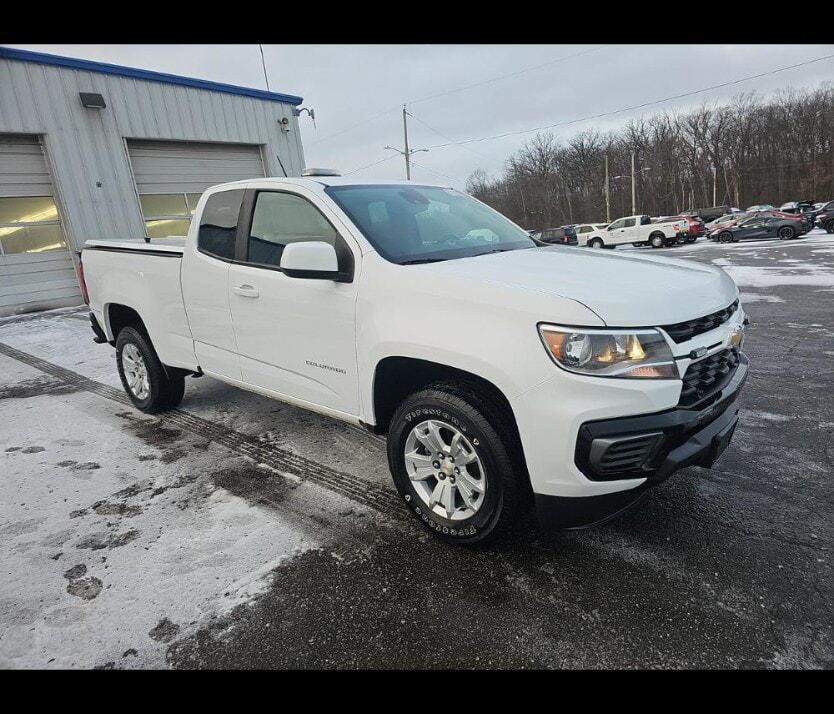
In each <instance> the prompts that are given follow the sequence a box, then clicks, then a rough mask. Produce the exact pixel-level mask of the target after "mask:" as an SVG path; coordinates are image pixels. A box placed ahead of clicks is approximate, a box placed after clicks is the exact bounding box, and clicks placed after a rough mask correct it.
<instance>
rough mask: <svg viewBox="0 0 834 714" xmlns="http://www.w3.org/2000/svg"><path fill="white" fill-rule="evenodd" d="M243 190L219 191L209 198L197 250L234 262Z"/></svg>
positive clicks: (205, 207)
mask: <svg viewBox="0 0 834 714" xmlns="http://www.w3.org/2000/svg"><path fill="white" fill-rule="evenodd" d="M242 201H243V190H242V189H235V190H234V191H218V192H217V193H213V194H212V195H211V196H209V197H208V200H207V201H206V205H205V206H204V207H203V214H202V216H201V217H200V232H199V233H198V235H197V248H199V249H200V250H201V251H203V252H204V253H208V254H209V255H213V256H215V257H217V258H222V259H223V260H234V257H235V233H237V219H238V214H239V213H240V204H241V202H242Z"/></svg>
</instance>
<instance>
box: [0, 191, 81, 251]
mask: <svg viewBox="0 0 834 714" xmlns="http://www.w3.org/2000/svg"><path fill="white" fill-rule="evenodd" d="M63 248H66V243H65V242H64V232H63V230H62V229H61V217H60V216H59V215H58V207H57V206H56V205H55V201H54V199H53V198H52V197H51V196H14V197H7V198H0V253H3V254H10V253H45V252H46V251H50V250H60V249H63Z"/></svg>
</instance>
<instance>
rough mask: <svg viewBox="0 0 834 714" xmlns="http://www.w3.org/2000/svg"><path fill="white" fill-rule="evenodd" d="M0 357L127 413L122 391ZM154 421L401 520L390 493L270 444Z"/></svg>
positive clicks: (166, 417) (199, 425)
mask: <svg viewBox="0 0 834 714" xmlns="http://www.w3.org/2000/svg"><path fill="white" fill-rule="evenodd" d="M0 354H3V355H6V357H11V358H12V359H15V360H17V361H18V362H22V363H24V364H26V365H29V366H30V367H33V368H34V369H37V370H39V371H41V372H44V373H46V374H49V375H51V376H52V377H55V378H56V379H59V380H61V381H62V382H64V383H65V384H68V385H72V386H73V387H76V388H77V389H80V390H82V391H85V392H89V393H91V394H96V395H98V396H100V397H104V398H105V399H110V400H111V401H114V402H118V403H119V404H124V405H127V406H130V407H131V408H133V403H132V402H131V401H130V399H128V397H127V395H126V394H125V393H124V392H122V391H120V390H118V389H115V388H113V387H110V386H108V385H106V384H102V383H101V382H97V381H95V380H93V379H90V378H89V377H85V376H84V375H82V374H78V373H77V372H73V371H72V370H69V369H66V368H64V367H60V366H58V365H57V364H53V363H52V362H47V361H46V360H43V359H40V358H39V357H35V356H34V355H31V354H29V353H28V352H23V351H21V350H18V349H15V348H14V347H12V346H11V345H7V344H5V343H3V342H0ZM154 418H156V419H158V420H159V421H160V422H162V423H164V424H165V425H169V426H176V427H179V428H181V429H184V430H185V431H188V432H191V433H193V434H195V435H197V436H200V437H202V438H205V439H209V440H211V441H213V442H215V443H217V444H221V445H223V446H225V447H226V448H228V449H229V450H231V451H234V452H235V453H238V454H241V455H242V456H247V457H249V458H250V459H253V460H254V461H256V462H257V463H262V464H265V465H266V466H269V467H271V468H273V469H275V470H276V471H279V472H283V473H289V474H292V475H293V476H297V477H298V478H300V479H302V480H304V481H311V482H312V483H315V484H317V485H318V486H322V487H323V488H325V489H327V490H329V491H332V492H334V493H337V494H339V495H341V496H344V497H346V498H349V499H351V500H352V501H355V502H357V503H360V504H362V505H364V506H368V507H369V508H372V509H374V510H375V511H377V512H379V513H382V514H383V515H385V516H389V517H394V518H397V519H403V518H404V517H405V512H404V509H403V506H402V505H401V504H400V501H399V498H398V496H397V495H396V494H395V493H394V492H393V491H390V490H388V489H384V488H380V487H379V486H376V485H374V484H372V483H369V482H367V481H365V480H363V479H361V478H359V477H357V476H353V475H352V474H348V473H345V472H343V471H337V470H336V469H332V468H330V467H329V466H325V465H324V464H320V463H318V462H316V461H312V460H310V459H307V458H305V457H303V456H299V455H298V454H294V453H293V452H291V451H288V450H287V449H282V448H280V447H278V446H273V445H270V444H263V443H261V442H260V441H258V440H257V439H256V438H255V437H252V436H248V435H247V434H243V433H241V432H239V431H235V430H233V429H230V428H229V427H226V426H223V425H222V424H216V423H214V422H212V421H209V420H208V419H203V418H202V417H198V416H194V415H193V414H189V413H188V412H185V411H182V410H181V409H173V410H171V411H168V412H163V413H161V414H155V415H154ZM367 436H368V438H371V439H375V438H378V437H374V436H373V435H372V434H368V435H367Z"/></svg>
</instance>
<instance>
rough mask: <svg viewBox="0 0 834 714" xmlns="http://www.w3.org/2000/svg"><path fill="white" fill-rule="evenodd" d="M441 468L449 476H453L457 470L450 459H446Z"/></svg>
mask: <svg viewBox="0 0 834 714" xmlns="http://www.w3.org/2000/svg"><path fill="white" fill-rule="evenodd" d="M440 470H441V471H442V472H443V473H444V474H446V475H447V476H451V475H452V474H453V473H454V472H455V467H454V466H453V465H452V463H451V462H450V461H444V462H443V465H442V466H441V467H440Z"/></svg>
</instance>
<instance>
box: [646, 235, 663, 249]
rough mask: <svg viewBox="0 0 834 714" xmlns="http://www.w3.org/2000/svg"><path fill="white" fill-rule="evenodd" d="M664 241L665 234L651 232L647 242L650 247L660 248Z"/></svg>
mask: <svg viewBox="0 0 834 714" xmlns="http://www.w3.org/2000/svg"><path fill="white" fill-rule="evenodd" d="M665 243H666V236H664V235H663V234H662V233H652V234H651V235H650V236H649V244H650V245H651V247H652V248H662V247H663V246H664V244H665Z"/></svg>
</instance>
